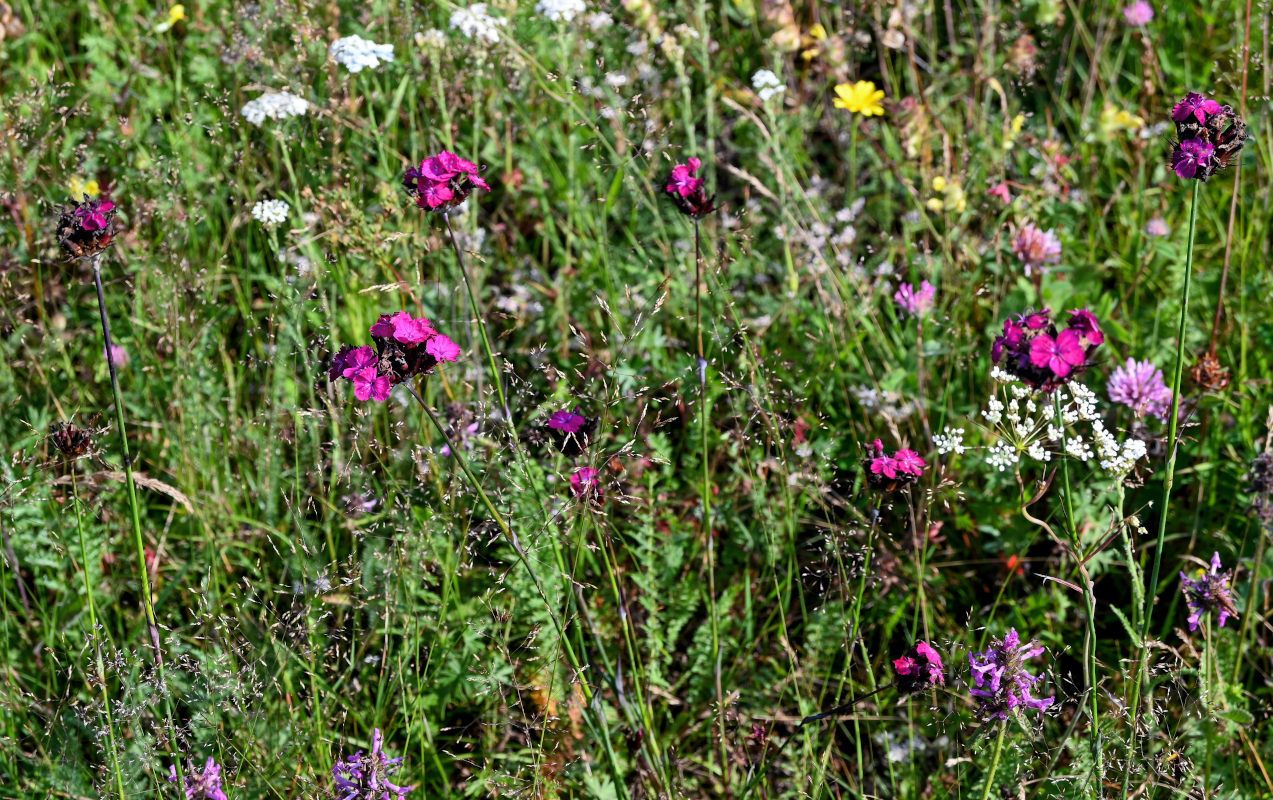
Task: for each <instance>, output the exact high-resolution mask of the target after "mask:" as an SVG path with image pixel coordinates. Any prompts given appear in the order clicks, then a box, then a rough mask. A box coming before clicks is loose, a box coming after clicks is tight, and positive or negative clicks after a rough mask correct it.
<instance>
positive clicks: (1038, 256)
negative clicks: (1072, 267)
mask: <svg viewBox="0 0 1273 800" xmlns="http://www.w3.org/2000/svg"><path fill="white" fill-rule="evenodd" d="M1012 252H1013V253H1015V254H1016V256H1017V259H1018V260H1019V261H1020V262H1021V263H1022V264H1024V265H1025V274H1026V276H1027V277H1029V275H1030V274H1031V273H1032V272H1033V271H1034V270H1035V269H1036V268H1037V269H1044V270H1045V271H1046V268H1045V267H1044V266H1043V265H1044V264H1055V263H1057V262H1058V261H1060V260H1061V240H1060V239H1059V238H1057V235H1056V233H1055V232H1054V230H1053V229H1048V230H1046V231H1045V230H1041V229H1039V228H1036V227H1035V226H1034V224H1033V223H1029V224H1026V225H1025V226H1024V227H1022V228H1021V230H1020V231H1018V232H1017V236H1016V238H1015V239H1014V240H1013V242H1012Z"/></svg>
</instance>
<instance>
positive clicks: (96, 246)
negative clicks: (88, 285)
mask: <svg viewBox="0 0 1273 800" xmlns="http://www.w3.org/2000/svg"><path fill="white" fill-rule="evenodd" d="M114 218H115V204H114V203H112V202H111V201H109V200H93V199H91V198H89V196H88V195H84V199H83V201H81V202H76V203H72V204H71V205H69V206H63V207H61V209H60V213H59V216H58V221H57V238H58V241H59V242H61V244H62V249H64V250H65V251H66V252H67V253H68V254H69V255H71V256H72V257H73V258H91V257H93V256H96V255H98V254H100V253H101V252H102V251H103V250H105V249H106V248H107V247H110V245H111V243H112V242H114V240H115V234H114V232H113V231H112V230H111V221H112V220H114Z"/></svg>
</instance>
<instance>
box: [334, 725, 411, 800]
mask: <svg viewBox="0 0 1273 800" xmlns="http://www.w3.org/2000/svg"><path fill="white" fill-rule="evenodd" d="M383 744H384V738H383V737H382V736H381V735H380V729H379V728H376V729H375V731H373V733H372V735H371V752H370V753H369V754H367V755H365V756H364V755H363V753H362V751H361V750H359V751H358V752H356V753H354V754H353V755H352V756H347V757H346V758H345V759H344V760H343V761H340V762H337V764H336V766H334V767H332V777H334V778H335V779H336V796H337V797H339V798H340V800H394V799H395V798H401V797H406V795H407V792H409V791H411V790H412V789H414V788H415V787H414V786H396V785H394V784H393V783H391V782H390V781H389V776H390V775H392V774H393V773H395V772H397V771H398V765H399V764H401V763H402V759H401V758H388V757H387V756H385V753H384V750H383V749H382V745H383Z"/></svg>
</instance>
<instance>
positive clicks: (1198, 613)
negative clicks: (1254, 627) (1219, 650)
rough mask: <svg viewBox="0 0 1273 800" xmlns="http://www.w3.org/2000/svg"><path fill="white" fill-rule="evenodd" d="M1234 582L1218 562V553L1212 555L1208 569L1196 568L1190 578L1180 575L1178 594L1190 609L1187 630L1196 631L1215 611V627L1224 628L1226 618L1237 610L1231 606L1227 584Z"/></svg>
mask: <svg viewBox="0 0 1273 800" xmlns="http://www.w3.org/2000/svg"><path fill="white" fill-rule="evenodd" d="M1232 582H1233V574H1232V571H1231V570H1225V569H1224V566H1223V565H1222V564H1221V563H1220V554H1219V553H1213V554H1212V556H1211V569H1209V570H1207V569H1202V568H1199V569H1198V571H1197V572H1196V573H1195V574H1194V577H1192V578H1190V577H1189V576H1188V575H1186V574H1185V573H1184V572H1181V573H1180V591H1181V592H1183V593H1184V595H1185V603H1186V604H1187V605H1188V606H1189V630H1191V631H1196V630H1198V626H1199V625H1201V624H1202V618H1203V617H1205V616H1207V615H1208V614H1211V613H1212V612H1216V613H1217V614H1218V616H1217V617H1216V624H1217V625H1218V626H1219V627H1221V628H1223V627H1224V623H1225V622H1227V621H1228V619H1229V617H1237V616H1238V609H1237V606H1235V605H1234V603H1233V592H1232V590H1231V589H1230V588H1229V584H1230V583H1232Z"/></svg>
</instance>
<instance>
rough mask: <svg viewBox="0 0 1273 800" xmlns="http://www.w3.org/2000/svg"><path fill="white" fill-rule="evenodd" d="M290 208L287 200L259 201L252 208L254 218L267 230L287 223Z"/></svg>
mask: <svg viewBox="0 0 1273 800" xmlns="http://www.w3.org/2000/svg"><path fill="white" fill-rule="evenodd" d="M290 208H291V206H289V205H288V204H287V201H285V200H258V201H257V203H256V205H254V206H252V218H253V219H255V220H256V221H257V222H259V223H261V224H262V225H264V226H265V227H267V228H273V227H274V226H276V225H281V224H283V223H284V222H286V221H287V212H288V210H289V209H290Z"/></svg>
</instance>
